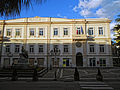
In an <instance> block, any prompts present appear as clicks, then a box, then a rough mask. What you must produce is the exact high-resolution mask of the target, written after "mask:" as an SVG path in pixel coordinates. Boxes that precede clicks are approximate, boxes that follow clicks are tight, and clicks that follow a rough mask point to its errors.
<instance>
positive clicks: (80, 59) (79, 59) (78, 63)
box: [76, 52, 83, 66]
mask: <svg viewBox="0 0 120 90" xmlns="http://www.w3.org/2000/svg"><path fill="white" fill-rule="evenodd" d="M76 66H83V56H82V53H80V52H78V53H77V54H76Z"/></svg>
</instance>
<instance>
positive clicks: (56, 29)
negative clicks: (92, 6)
mask: <svg viewBox="0 0 120 90" xmlns="http://www.w3.org/2000/svg"><path fill="white" fill-rule="evenodd" d="M110 22H111V21H110V20H109V19H107V18H93V19H66V18H51V17H38V16H36V17H32V18H19V19H11V20H0V67H10V66H12V65H13V64H17V63H18V60H19V58H20V56H19V53H21V48H22V46H24V48H25V50H26V51H27V52H28V62H29V65H30V66H34V65H38V66H39V67H50V66H52V67H76V66H77V67H111V66H113V65H112V53H111V37H110V26H109V23H110ZM55 50H57V52H55Z"/></svg>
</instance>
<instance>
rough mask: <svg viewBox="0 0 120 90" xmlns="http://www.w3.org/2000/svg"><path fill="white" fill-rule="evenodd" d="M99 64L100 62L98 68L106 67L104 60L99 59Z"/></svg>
mask: <svg viewBox="0 0 120 90" xmlns="http://www.w3.org/2000/svg"><path fill="white" fill-rule="evenodd" d="M99 62H100V66H106V59H105V58H100V59H99Z"/></svg>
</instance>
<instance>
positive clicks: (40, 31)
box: [39, 28, 43, 36]
mask: <svg viewBox="0 0 120 90" xmlns="http://www.w3.org/2000/svg"><path fill="white" fill-rule="evenodd" d="M39 35H40V36H43V28H40V29H39Z"/></svg>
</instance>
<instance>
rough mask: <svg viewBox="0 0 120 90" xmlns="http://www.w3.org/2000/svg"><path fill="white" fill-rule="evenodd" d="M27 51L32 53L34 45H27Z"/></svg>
mask: <svg viewBox="0 0 120 90" xmlns="http://www.w3.org/2000/svg"><path fill="white" fill-rule="evenodd" d="M29 52H30V53H33V52H34V45H30V47H29Z"/></svg>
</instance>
